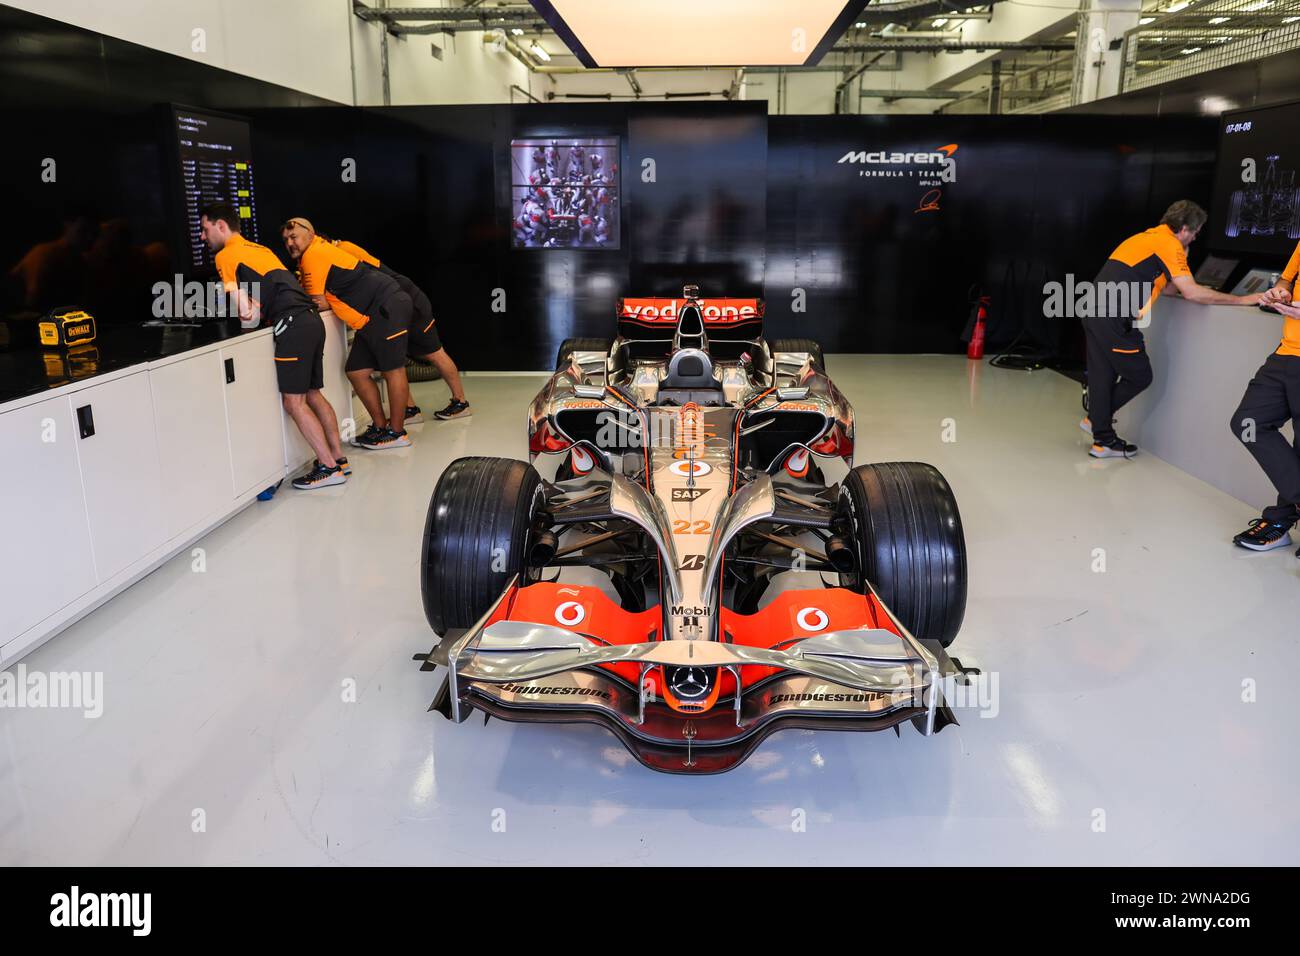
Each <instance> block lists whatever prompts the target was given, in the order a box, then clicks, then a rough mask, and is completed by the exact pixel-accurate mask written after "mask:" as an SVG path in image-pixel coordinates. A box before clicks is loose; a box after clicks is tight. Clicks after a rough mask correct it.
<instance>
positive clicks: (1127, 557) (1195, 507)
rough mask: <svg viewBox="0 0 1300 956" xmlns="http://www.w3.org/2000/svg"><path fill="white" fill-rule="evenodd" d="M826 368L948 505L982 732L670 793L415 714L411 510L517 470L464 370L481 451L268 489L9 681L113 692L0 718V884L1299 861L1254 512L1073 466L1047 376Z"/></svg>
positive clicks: (877, 434) (832, 740)
mask: <svg viewBox="0 0 1300 956" xmlns="http://www.w3.org/2000/svg"><path fill="white" fill-rule="evenodd" d="M828 364H829V366H830V371H831V374H832V375H833V376H834V377H835V379H836V381H837V382H838V383H839V384H840V386H841V388H843V389H844V391H845V392H846V393H847V395H848V396H849V398H850V400H851V401H852V402H853V404H854V406H855V408H856V411H857V416H858V435H859V444H858V453H859V460H860V461H868V460H888V459H920V460H926V461H930V462H933V463H934V464H936V465H937V466H938V467H939V468H940V469H942V470H943V471H944V472H945V474H946V475H947V476H948V478H949V480H950V482H951V483H952V485H953V487H954V489H955V491H956V494H957V498H958V501H959V503H960V506H961V509H962V515H963V519H964V522H965V527H966V535H967V539H968V542H969V549H970V558H971V576H970V605H969V609H968V612H967V617H966V625H965V628H964V630H963V633H962V634H961V636H960V637H959V638H958V640H957V642H956V644H955V645H954V647H953V651H954V652H955V653H956V654H957V655H958V656H959V657H961V658H962V660H963V661H965V662H966V663H968V664H974V665H977V666H979V667H981V668H983V669H984V670H985V671H987V672H989V673H990V674H996V679H997V687H998V691H999V694H998V699H997V713H996V716H992V717H981V716H979V712H978V711H977V710H963V711H959V712H958V717H959V719H960V720H961V721H962V723H961V726H958V727H951V728H948V729H947V730H945V731H944V732H943V733H942V734H940V735H938V736H937V737H934V738H930V739H927V738H924V737H921V736H920V735H919V734H917V733H916V732H914V731H913V730H911V729H910V728H907V729H904V731H903V734H902V736H901V738H900V737H895V735H894V734H892V733H889V732H885V733H879V734H844V733H841V734H833V733H826V732H818V733H812V732H803V731H786V732H783V733H779V734H777V735H776V736H774V737H772V738H770V739H769V740H768V741H767V742H766V743H764V744H763V745H762V746H761V747H760V748H759V750H758V751H757V752H756V753H755V754H754V756H753V757H751V758H750V759H749V761H748V762H746V763H745V764H743V765H742V766H741V767H740V768H739V769H737V770H736V771H734V772H732V773H729V774H725V775H723V776H719V777H707V778H684V777H672V776H663V775H659V774H655V773H651V772H649V771H647V770H644V769H642V768H641V767H640V765H638V764H637V763H636V762H635V761H634V760H633V759H632V758H631V757H630V756H629V755H628V754H627V753H626V752H625V751H624V750H623V748H622V746H621V745H620V744H618V743H617V742H616V741H615V739H614V738H613V737H612V736H610V735H608V734H607V733H606V732H605V731H603V730H600V729H598V728H595V727H545V726H520V725H512V724H506V723H503V722H500V721H495V720H494V721H491V722H490V723H488V724H487V725H486V726H484V725H483V723H482V721H481V720H480V719H478V718H474V719H471V720H470V721H468V722H467V723H465V724H463V725H460V726H455V725H452V724H450V723H448V722H446V721H444V720H443V719H442V718H441V717H439V716H437V715H432V714H427V713H425V708H426V707H427V706H428V704H429V701H430V699H431V698H432V695H433V692H434V680H433V678H432V677H431V676H430V675H428V674H422V673H420V671H419V670H418V669H417V667H416V666H415V665H414V664H413V663H412V662H411V655H412V654H413V653H415V652H417V651H421V650H427V649H428V647H429V646H430V644H431V643H432V641H431V635H430V633H429V631H428V629H427V626H426V624H425V622H424V617H423V613H422V610H421V606H420V594H419V587H418V579H417V564H418V558H419V537H420V532H421V527H422V523H423V521H424V509H425V506H426V503H427V501H428V497H429V494H430V492H431V490H432V487H433V483H434V481H435V479H436V477H437V475H438V473H439V471H440V470H441V469H442V468H443V467H444V466H445V465H446V463H447V462H448V461H450V460H451V459H453V458H455V457H458V456H460V455H465V454H499V455H507V456H519V457H523V456H524V452H525V444H524V435H523V433H522V424H523V414H524V409H525V407H526V404H527V402H528V400H529V399H530V398H531V396H532V395H533V394H534V392H535V391H536V389H537V388H538V386H539V385H540V384H541V379H539V378H536V377H524V376H518V377H483V376H479V377H470V378H469V380H468V382H467V386H468V388H469V390H470V397H471V399H472V401H473V403H474V409H475V417H474V418H473V420H472V421H471V422H454V423H435V422H432V421H431V422H430V423H428V424H425V425H422V426H415V427H414V428H413V429H412V432H413V434H415V435H416V444H415V446H414V447H413V448H411V449H405V450H401V451H393V452H384V453H371V454H363V453H358V454H357V455H355V456H354V459H353V460H354V464H355V474H354V476H353V480H352V481H351V483H350V484H348V485H347V486H346V487H342V488H332V489H328V490H325V491H321V492H314V493H311V494H302V493H294V492H293V491H292V490H291V489H288V488H287V487H286V488H285V489H283V490H282V491H281V493H280V494H279V495H278V496H277V497H276V498H275V499H274V500H273V501H272V502H270V503H267V504H256V505H254V506H253V507H251V508H249V509H247V510H246V511H244V512H242V513H241V514H240V515H238V516H237V517H235V518H234V519H233V520H231V521H230V522H228V523H227V524H226V525H224V526H223V527H221V528H219V529H218V530H216V531H215V532H213V533H212V534H211V535H209V536H208V537H207V538H206V539H204V540H203V541H202V542H200V546H201V547H202V548H203V549H204V552H205V555H204V556H205V559H206V570H205V571H203V572H202V573H196V572H195V571H194V570H193V565H194V559H193V558H192V557H191V556H190V555H189V554H185V555H182V556H179V557H177V558H175V559H174V560H172V561H171V562H169V563H168V564H167V565H166V566H164V567H163V568H161V569H160V570H158V571H157V572H155V573H154V574H152V575H150V576H149V577H148V578H146V579H145V580H144V581H142V582H140V583H139V584H137V585H136V586H135V587H133V588H131V589H130V590H129V591H127V592H126V593H124V594H123V595H121V596H120V597H118V598H117V599H115V600H114V601H112V602H111V603H110V604H108V605H107V606H105V607H104V608H102V609H100V610H99V611H97V612H95V613H94V614H92V615H91V616H90V617H88V618H86V619H85V620H83V621H81V622H80V623H79V624H77V625H75V626H74V627H72V628H70V629H69V630H68V631H66V632H64V633H63V634H62V635H60V636H59V637H57V638H55V639H54V640H53V641H51V642H50V643H48V644H46V645H45V646H44V647H43V648H41V649H39V650H37V651H36V652H35V653H33V654H31V655H29V656H28V657H27V658H26V659H25V660H24V661H23V663H24V664H25V665H26V666H27V668H28V669H29V670H34V669H39V670H43V671H67V670H77V671H102V672H103V674H104V713H103V716H102V717H100V718H99V719H97V720H90V719H85V718H84V717H82V716H81V714H80V712H74V711H58V710H0V731H2V737H3V746H0V864H4V865H10V864H108V863H125V864H157V863H203V864H233V863H274V864H313V865H314V864H386V863H401V864H420V863H424V864H434V863H438V864H451V865H463V864H500V863H537V864H553V863H571V862H586V863H597V864H621V863H643V864H667V865H676V864H680V863H681V861H682V860H683V859H688V860H691V861H692V862H701V861H703V862H709V861H717V862H730V863H858V864H879V865H891V864H898V863H899V862H900V861H905V862H906V864H907V865H913V866H914V865H917V864H924V865H943V864H970V863H1006V862H1021V863H1063V862H1078V863H1085V864H1111V863H1124V864H1130V863H1132V864H1160V863H1264V862H1269V863H1295V862H1297V860H1298V859H1300V812H1298V811H1297V810H1296V800H1295V799H1294V797H1295V793H1296V792H1297V790H1298V789H1300V769H1297V764H1296V761H1294V760H1293V759H1292V752H1293V750H1294V742H1293V734H1292V727H1293V726H1294V725H1295V723H1296V722H1297V717H1300V700H1297V698H1296V696H1295V694H1294V692H1293V690H1292V688H1291V687H1290V684H1289V679H1288V678H1289V675H1290V674H1292V673H1294V672H1295V671H1296V669H1297V665H1300V626H1298V625H1297V624H1296V621H1297V620H1300V560H1297V559H1296V558H1295V557H1294V556H1293V554H1292V551H1291V550H1284V551H1276V552H1272V553H1270V554H1264V555H1256V554H1250V553H1247V552H1244V551H1240V550H1236V549H1233V548H1232V547H1230V546H1229V545H1228V544H1227V543H1226V542H1227V540H1228V539H1229V538H1230V537H1231V535H1232V534H1233V533H1234V532H1236V531H1238V530H1240V529H1241V528H1242V527H1244V523H1245V521H1246V519H1247V518H1249V517H1250V516H1251V515H1252V514H1253V513H1254V512H1253V511H1252V510H1251V509H1250V508H1248V507H1247V506H1245V505H1243V504H1241V503H1240V502H1237V501H1234V500H1233V499H1231V498H1229V497H1227V496H1226V495H1223V494H1221V493H1219V492H1217V491H1215V490H1214V489H1213V488H1210V487H1209V486H1207V485H1205V484H1203V483H1201V482H1199V481H1197V480H1195V479H1192V478H1190V477H1188V476H1187V475H1185V474H1183V473H1181V472H1179V471H1177V470H1176V469H1174V468H1172V467H1170V466H1168V465H1166V464H1165V463H1163V462H1161V461H1159V460H1158V459H1155V458H1152V457H1150V456H1147V457H1144V458H1140V459H1138V460H1136V461H1132V462H1124V461H1118V462H1117V461H1108V462H1097V461H1093V460H1092V459H1089V458H1088V457H1087V456H1086V454H1085V448H1086V443H1087V438H1086V436H1085V435H1084V434H1083V433H1082V432H1081V431H1079V430H1078V428H1077V427H1076V422H1077V420H1078V417H1079V406H1078V388H1077V386H1076V385H1075V384H1074V383H1072V382H1070V381H1068V380H1067V379H1065V378H1063V377H1061V376H1059V375H1057V374H1055V373H1052V372H1038V373H1033V374H1025V373H1021V372H1012V371H999V370H996V369H992V368H989V367H987V366H984V367H977V368H975V369H971V368H969V367H968V363H967V362H966V360H965V359H962V358H957V357H924V356H915V357H913V356H908V357H899V356H874V357H858V356H853V357H848V356H832V357H831V358H830V360H829V363H828ZM415 394H416V397H417V400H419V401H420V403H421V404H422V405H424V406H425V408H426V409H429V410H431V409H432V408H436V407H439V406H440V405H441V404H442V403H443V401H445V394H446V393H445V389H444V388H443V386H441V385H440V384H436V383H435V384H432V385H420V386H416V387H415ZM949 419H951V422H949V421H947V420H949ZM946 426H948V427H955V437H956V441H955V442H945V441H943V438H944V437H945V436H944V429H945V427H946ZM1096 549H1104V557H1105V568H1106V570H1105V571H1104V573H1097V572H1095V571H1094V570H1093V569H1094V567H1095V566H1096V561H1097V559H1098V554H1099V552H1097V551H1096ZM1243 682H1253V687H1254V698H1255V699H1254V701H1253V702H1245V701H1243V695H1244V692H1243ZM352 686H355V702H348V701H347V700H346V699H345V697H346V696H347V694H348V689H349V688H350V687H352ZM1245 696H1248V697H1249V696H1250V695H1249V694H1245ZM200 819H201V820H202V821H203V823H204V824H205V826H204V827H203V828H201V832H195V831H196V829H197V828H198V827H197V823H196V821H197V820H200ZM801 821H802V823H803V826H802V827H799V826H795V825H794V824H797V823H799V822H801Z"/></svg>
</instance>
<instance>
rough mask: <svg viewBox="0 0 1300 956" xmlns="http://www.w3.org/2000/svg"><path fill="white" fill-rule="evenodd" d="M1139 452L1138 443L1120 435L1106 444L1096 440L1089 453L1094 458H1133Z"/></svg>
mask: <svg viewBox="0 0 1300 956" xmlns="http://www.w3.org/2000/svg"><path fill="white" fill-rule="evenodd" d="M1137 453H1138V446H1137V445H1134V444H1132V443H1131V442H1126V441H1125V440H1124V439H1122V438H1118V437H1116V438H1114V439H1112V440H1111V441H1109V442H1107V443H1106V444H1104V445H1102V444H1099V443H1097V442H1094V443H1093V445H1092V447H1091V448H1089V449H1088V454H1089V455H1091V456H1092V457H1093V458H1133V457H1135V456H1136V455H1137Z"/></svg>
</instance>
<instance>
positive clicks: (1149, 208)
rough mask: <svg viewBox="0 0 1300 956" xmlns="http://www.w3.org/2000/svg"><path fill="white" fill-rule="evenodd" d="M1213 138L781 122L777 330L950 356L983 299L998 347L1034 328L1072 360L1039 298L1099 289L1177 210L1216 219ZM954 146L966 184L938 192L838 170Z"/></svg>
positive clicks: (1062, 124)
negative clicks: (1067, 287) (1085, 286)
mask: <svg viewBox="0 0 1300 956" xmlns="http://www.w3.org/2000/svg"><path fill="white" fill-rule="evenodd" d="M1215 136H1216V127H1215V123H1214V120H1212V119H1209V120H1207V119H1204V118H1198V117H1166V118H1163V119H1160V120H1151V119H1149V118H1146V117H1123V118H1102V117H1073V116H1071V117H1065V116H1051V115H1047V116H933V115H926V116H791V117H781V116H774V117H771V118H770V119H769V121H768V167H767V176H768V188H767V191H768V201H767V205H768V223H767V276H766V283H765V288H766V293H767V300H768V316H769V318H770V322H769V328H770V329H771V330H772V332H773V334H778V335H795V334H798V335H807V336H811V337H813V338H818V339H820V340H821V341H823V342H824V343H825V345H826V348H827V351H853V352H946V351H952V350H954V349H956V348H959V347H960V342H959V338H958V337H959V334H960V332H961V330H962V328H963V325H964V323H965V319H966V316H967V313H968V302H969V295H970V293H971V289H972V287H976V288H978V289H979V290H981V291H983V292H984V293H986V294H988V295H990V296H991V297H992V300H993V301H992V305H991V316H990V325H991V329H990V332H991V334H990V340H991V342H993V343H995V344H996V343H997V342H998V341H1003V342H1005V341H1007V340H1008V339H1010V338H1011V337H1013V336H1014V335H1015V334H1016V333H1017V332H1018V331H1019V330H1020V329H1021V328H1022V327H1027V328H1028V330H1029V333H1030V334H1031V336H1032V337H1033V338H1034V339H1036V340H1037V341H1039V342H1040V343H1044V344H1047V345H1050V346H1053V347H1055V346H1059V347H1060V348H1061V349H1062V350H1063V351H1065V352H1066V353H1068V354H1069V355H1074V354H1076V353H1077V348H1076V347H1075V346H1076V344H1077V343H1075V342H1074V338H1075V337H1076V336H1077V334H1078V328H1077V325H1073V326H1071V325H1062V324H1060V323H1057V322H1051V323H1049V322H1047V321H1046V320H1044V319H1043V318H1042V300H1043V294H1042V288H1043V284H1044V283H1045V282H1047V281H1051V280H1061V279H1063V277H1064V276H1065V274H1066V273H1074V274H1075V275H1076V276H1078V277H1080V278H1085V279H1091V278H1092V277H1093V276H1094V275H1095V273H1096V271H1097V269H1098V268H1100V266H1101V264H1102V262H1103V261H1104V260H1105V258H1106V256H1107V255H1108V254H1109V253H1110V251H1111V250H1112V249H1113V248H1114V247H1115V245H1117V244H1118V242H1119V241H1120V240H1121V239H1123V238H1124V237H1125V236H1126V235H1128V234H1130V233H1132V232H1135V231H1137V230H1139V229H1143V228H1146V227H1148V226H1151V225H1154V224H1155V223H1156V222H1157V221H1158V220H1159V217H1160V214H1161V213H1162V212H1163V211H1164V209H1165V208H1166V207H1167V206H1168V205H1169V203H1171V202H1173V201H1174V200H1175V199H1179V198H1183V197H1193V198H1199V199H1200V200H1201V202H1202V203H1204V204H1205V205H1206V206H1207V207H1208V204H1209V193H1210V180H1211V176H1212V172H1213V163H1214V150H1215ZM945 145H956V147H957V149H956V150H955V151H954V152H953V153H952V157H953V159H954V160H956V164H957V171H956V179H955V181H954V182H952V183H947V182H939V184H938V186H937V187H935V188H934V191H933V192H932V187H930V186H926V185H922V184H921V183H922V181H923V180H925V181H932V178H930V179H926V178H925V177H923V176H922V175H921V172H920V171H921V170H922V169H924V167H917V169H918V173H917V175H915V176H910V175H902V176H898V177H895V178H883V177H872V176H865V175H860V173H863V172H866V171H869V170H872V169H879V168H880V167H872V166H867V165H863V164H856V163H853V162H839V160H840V159H841V157H844V156H845V154H846V153H849V152H851V151H854V150H873V151H874V150H881V149H884V150H889V151H897V152H918V151H932V150H935V149H936V148H938V147H941V146H945ZM903 172H904V173H906V172H907V169H906V168H904V169H903ZM923 199H926V200H929V201H927V202H926V203H924V205H926V206H927V207H928V206H932V205H937V207H938V208H934V209H921V208H920V207H921V206H922V205H923V203H922V200H923ZM796 288H798V289H802V290H804V292H805V298H806V312H804V313H797V312H794V311H793V310H792V307H791V306H792V303H793V302H794V300H795V299H794V296H793V294H792V290H793V289H796ZM1078 354H1081V353H1078Z"/></svg>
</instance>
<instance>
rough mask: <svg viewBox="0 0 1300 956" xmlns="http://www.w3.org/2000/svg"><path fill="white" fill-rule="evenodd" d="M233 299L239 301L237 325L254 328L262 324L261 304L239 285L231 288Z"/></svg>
mask: <svg viewBox="0 0 1300 956" xmlns="http://www.w3.org/2000/svg"><path fill="white" fill-rule="evenodd" d="M232 291H233V292H234V294H235V301H236V302H238V303H239V325H240V328H244V329H255V328H257V327H258V326H259V325H261V324H262V306H261V304H260V303H259V302H258V301H257V300H256V299H254V298H253V297H252V296H250V295H249V294H248V293H247V292H245V291H244V290H243V289H242V288H240V287H239V286H235V288H234V289H233V290H232Z"/></svg>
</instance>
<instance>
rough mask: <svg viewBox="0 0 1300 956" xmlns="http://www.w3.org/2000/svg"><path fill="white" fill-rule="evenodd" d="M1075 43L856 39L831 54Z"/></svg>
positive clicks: (1048, 46) (1067, 42)
mask: <svg viewBox="0 0 1300 956" xmlns="http://www.w3.org/2000/svg"><path fill="white" fill-rule="evenodd" d="M1073 49H1074V41H1073V40H935V39H930V38H925V39H921V38H919V37H918V38H909V37H906V36H894V37H888V38H886V37H881V38H879V39H875V38H873V39H870V40H855V41H853V42H852V43H839V44H836V45H835V46H833V47H831V52H832V53H873V52H875V51H877V50H901V51H903V52H904V53H941V52H947V51H953V52H956V53H963V52H966V51H968V50H977V51H983V50H1073Z"/></svg>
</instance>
